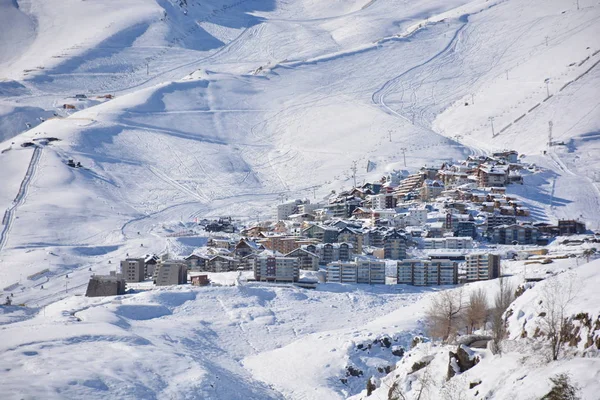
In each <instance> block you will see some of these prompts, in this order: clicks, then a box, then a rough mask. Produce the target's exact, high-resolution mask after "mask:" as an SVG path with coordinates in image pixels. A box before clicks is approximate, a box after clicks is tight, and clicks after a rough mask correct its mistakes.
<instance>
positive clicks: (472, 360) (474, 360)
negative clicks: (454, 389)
mask: <svg viewBox="0 0 600 400" xmlns="http://www.w3.org/2000/svg"><path fill="white" fill-rule="evenodd" d="M478 363H479V356H477V355H475V354H474V353H473V351H472V350H471V349H470V348H469V347H467V346H465V345H463V344H461V345H459V346H458V348H457V349H456V353H454V352H452V351H451V352H449V361H448V378H447V379H450V378H452V377H453V376H455V375H457V374H460V373H463V372H465V371H467V370H469V369H471V368H473V367H474V366H475V365H477V364H478Z"/></svg>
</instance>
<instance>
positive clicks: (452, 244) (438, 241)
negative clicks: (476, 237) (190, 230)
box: [423, 237, 473, 250]
mask: <svg viewBox="0 0 600 400" xmlns="http://www.w3.org/2000/svg"><path fill="white" fill-rule="evenodd" d="M423 248H424V249H426V250H433V249H454V250H460V249H472V248H473V238H471V237H444V238H425V239H423Z"/></svg>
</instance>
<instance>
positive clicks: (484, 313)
mask: <svg viewBox="0 0 600 400" xmlns="http://www.w3.org/2000/svg"><path fill="white" fill-rule="evenodd" d="M487 317H488V303H487V295H486V294H485V291H484V290H483V289H479V290H476V291H474V292H471V294H470V295H469V301H468V302H467V305H466V308H465V323H466V325H467V334H471V333H473V331H474V330H477V329H479V328H481V327H482V326H484V325H485V321H486V320H487Z"/></svg>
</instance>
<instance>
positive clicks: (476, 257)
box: [465, 253, 500, 282]
mask: <svg viewBox="0 0 600 400" xmlns="http://www.w3.org/2000/svg"><path fill="white" fill-rule="evenodd" d="M465 261H466V270H467V282H475V281H485V280H488V279H495V278H498V277H500V256H499V255H496V254H486V253H479V254H467V255H466V256H465Z"/></svg>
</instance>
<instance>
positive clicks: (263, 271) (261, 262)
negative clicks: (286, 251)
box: [254, 256, 300, 282]
mask: <svg viewBox="0 0 600 400" xmlns="http://www.w3.org/2000/svg"><path fill="white" fill-rule="evenodd" d="M298 278H300V271H299V269H298V259H297V258H296V257H276V256H259V257H257V258H256V259H255V260H254V279H255V280H257V281H262V282H297V281H298Z"/></svg>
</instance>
